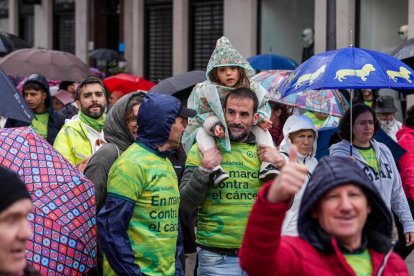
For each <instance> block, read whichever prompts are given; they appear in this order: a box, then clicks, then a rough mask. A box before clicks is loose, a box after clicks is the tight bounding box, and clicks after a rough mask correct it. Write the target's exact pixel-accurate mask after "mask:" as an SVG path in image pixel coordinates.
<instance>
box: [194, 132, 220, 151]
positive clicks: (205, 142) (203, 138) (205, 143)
mask: <svg viewBox="0 0 414 276" xmlns="http://www.w3.org/2000/svg"><path fill="white" fill-rule="evenodd" d="M196 141H197V145H198V148H199V149H200V146H201V148H203V150H209V149H211V148H214V147H215V146H216V140H215V139H214V137H213V136H211V135H210V134H208V133H207V131H205V130H204V128H202V127H200V128H199V129H198V131H197V135H196Z"/></svg>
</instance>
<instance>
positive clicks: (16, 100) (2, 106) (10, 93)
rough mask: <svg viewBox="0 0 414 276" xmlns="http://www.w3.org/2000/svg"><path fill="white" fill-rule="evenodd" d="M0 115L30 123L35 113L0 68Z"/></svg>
mask: <svg viewBox="0 0 414 276" xmlns="http://www.w3.org/2000/svg"><path fill="white" fill-rule="evenodd" d="M0 87H1V89H0V98H1V100H0V116H2V117H6V118H11V119H15V120H19V121H23V122H26V123H30V122H31V121H32V119H33V117H34V114H33V112H32V110H31V109H30V107H29V106H28V105H27V104H26V101H25V100H24V99H23V97H22V96H21V95H20V93H19V91H17V88H16V86H14V84H13V82H12V81H11V79H10V78H9V76H7V75H6V73H4V71H3V70H2V69H0Z"/></svg>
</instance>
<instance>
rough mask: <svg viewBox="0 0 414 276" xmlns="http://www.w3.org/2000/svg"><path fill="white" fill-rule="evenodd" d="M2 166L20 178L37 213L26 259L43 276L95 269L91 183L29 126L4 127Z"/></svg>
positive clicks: (0, 138)
mask: <svg viewBox="0 0 414 276" xmlns="http://www.w3.org/2000/svg"><path fill="white" fill-rule="evenodd" d="M0 165H1V166H3V167H6V168H9V169H10V170H12V171H14V172H16V173H17V174H19V175H20V177H21V178H22V180H23V181H24V183H25V184H26V187H27V189H28V191H29V192H30V194H31V196H32V199H33V204H34V207H35V208H34V210H33V212H32V213H31V214H30V216H29V221H30V223H31V225H32V227H33V229H34V235H33V237H32V239H31V240H30V241H29V242H28V245H27V248H26V256H27V259H28V261H29V262H30V263H31V264H32V265H33V266H34V268H35V269H37V270H38V271H40V273H41V274H42V275H81V274H83V273H85V272H87V271H89V270H90V269H91V268H93V267H95V266H96V246H97V238H96V222H95V194H94V187H93V184H92V183H91V182H90V181H89V180H87V179H86V178H85V177H84V176H83V175H82V174H80V173H79V172H78V170H76V169H75V167H73V166H72V165H71V164H70V163H69V162H68V161H67V160H66V159H64V158H63V157H62V156H61V155H60V154H59V153H58V152H56V151H55V150H54V148H53V147H52V146H51V145H50V144H49V143H48V142H47V141H46V140H44V139H43V138H42V137H41V136H40V135H38V134H37V133H36V132H35V131H33V130H32V129H31V128H30V127H22V128H9V129H0Z"/></svg>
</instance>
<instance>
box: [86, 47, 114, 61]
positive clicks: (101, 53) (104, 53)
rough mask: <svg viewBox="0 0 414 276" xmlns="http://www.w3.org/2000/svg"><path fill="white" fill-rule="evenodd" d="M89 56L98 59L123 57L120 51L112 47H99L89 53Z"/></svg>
mask: <svg viewBox="0 0 414 276" xmlns="http://www.w3.org/2000/svg"><path fill="white" fill-rule="evenodd" d="M89 57H90V58H93V59H97V60H107V61H111V60H119V59H120V58H121V57H120V55H119V53H118V52H117V51H115V50H112V49H106V48H99V49H95V50H93V51H92V52H90V53H89Z"/></svg>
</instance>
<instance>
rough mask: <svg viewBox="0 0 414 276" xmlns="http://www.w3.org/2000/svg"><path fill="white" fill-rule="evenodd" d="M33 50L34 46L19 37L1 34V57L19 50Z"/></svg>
mask: <svg viewBox="0 0 414 276" xmlns="http://www.w3.org/2000/svg"><path fill="white" fill-rule="evenodd" d="M24 48H32V46H31V45H30V44H29V43H28V42H26V41H25V40H23V39H21V38H20V37H18V36H15V35H13V34H9V33H7V32H0V56H2V57H3V56H5V55H7V54H8V53H11V52H13V51H15V50H18V49H24Z"/></svg>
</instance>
